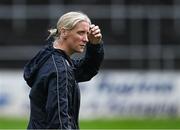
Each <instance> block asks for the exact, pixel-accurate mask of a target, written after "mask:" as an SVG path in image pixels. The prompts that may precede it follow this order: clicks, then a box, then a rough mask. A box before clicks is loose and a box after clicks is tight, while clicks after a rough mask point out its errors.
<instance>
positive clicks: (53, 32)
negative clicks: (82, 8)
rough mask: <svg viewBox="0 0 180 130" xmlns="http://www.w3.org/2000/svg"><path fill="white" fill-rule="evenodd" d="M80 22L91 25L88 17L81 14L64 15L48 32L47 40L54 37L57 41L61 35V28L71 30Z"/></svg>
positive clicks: (74, 12)
mask: <svg viewBox="0 0 180 130" xmlns="http://www.w3.org/2000/svg"><path fill="white" fill-rule="evenodd" d="M81 21H86V22H88V23H89V24H91V20H90V19H89V17H88V16H87V15H86V14H84V13H82V12H76V11H72V12H68V13H65V14H64V15H62V16H61V17H60V18H59V20H58V22H57V25H56V28H54V29H50V30H49V32H50V34H49V36H48V38H49V37H54V38H55V39H57V38H58V37H59V35H60V34H61V28H62V27H63V28H65V29H67V30H72V29H73V28H74V27H75V26H76V24H77V23H79V22H81Z"/></svg>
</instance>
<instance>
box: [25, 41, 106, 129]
mask: <svg viewBox="0 0 180 130" xmlns="http://www.w3.org/2000/svg"><path fill="white" fill-rule="evenodd" d="M103 56H104V51H103V44H98V45H92V44H87V51H86V54H85V57H84V58H82V59H79V60H72V59H70V57H69V56H67V55H66V54H65V53H64V51H62V50H60V49H54V48H53V46H52V45H48V46H46V47H45V48H44V49H42V50H41V51H40V52H39V53H38V54H37V55H36V56H35V57H34V58H33V59H31V60H30V61H29V62H28V63H27V65H26V66H25V68H24V79H25V80H26V82H27V84H28V85H29V87H31V91H30V94H29V97H30V107H31V113H30V120H29V125H28V129H79V124H78V115H79V107H80V91H79V86H78V82H83V81H88V80H90V79H91V78H92V77H93V76H95V75H96V74H97V73H98V70H99V67H100V64H101V62H102V60H103Z"/></svg>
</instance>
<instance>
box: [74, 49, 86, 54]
mask: <svg viewBox="0 0 180 130" xmlns="http://www.w3.org/2000/svg"><path fill="white" fill-rule="evenodd" d="M76 52H77V53H83V52H84V49H80V50H78V51H76Z"/></svg>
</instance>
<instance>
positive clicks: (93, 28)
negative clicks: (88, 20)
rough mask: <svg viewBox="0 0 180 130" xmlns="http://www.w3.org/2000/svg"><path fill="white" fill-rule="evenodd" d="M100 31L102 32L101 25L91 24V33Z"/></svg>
mask: <svg viewBox="0 0 180 130" xmlns="http://www.w3.org/2000/svg"><path fill="white" fill-rule="evenodd" d="M99 33H101V30H100V29H99V26H95V25H94V24H92V25H90V34H93V35H94V36H95V35H97V34H99Z"/></svg>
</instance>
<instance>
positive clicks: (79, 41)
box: [65, 21, 90, 54]
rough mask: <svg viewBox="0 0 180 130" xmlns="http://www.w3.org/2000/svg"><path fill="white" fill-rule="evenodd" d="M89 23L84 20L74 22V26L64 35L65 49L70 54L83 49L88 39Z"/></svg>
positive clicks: (80, 51)
mask: <svg viewBox="0 0 180 130" xmlns="http://www.w3.org/2000/svg"><path fill="white" fill-rule="evenodd" d="M89 28H90V25H89V23H88V22H86V21H82V22H79V23H77V24H76V26H75V27H74V28H73V29H72V30H70V31H67V35H66V41H65V42H66V45H67V49H68V50H69V52H71V54H73V53H75V52H78V53H82V52H83V51H84V49H85V46H86V43H87V42H88V41H89V40H88V33H89Z"/></svg>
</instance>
